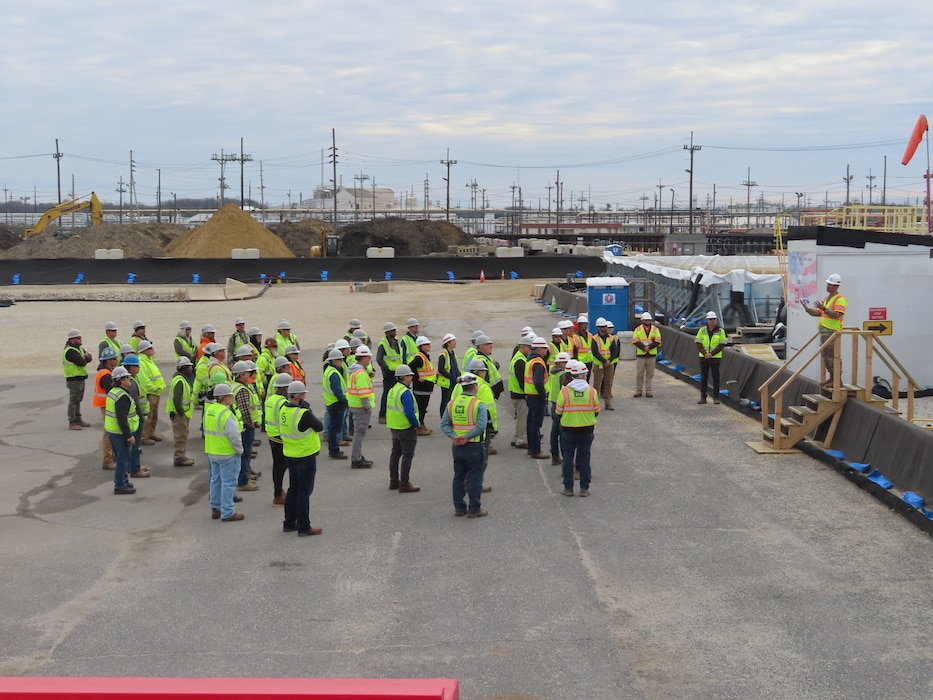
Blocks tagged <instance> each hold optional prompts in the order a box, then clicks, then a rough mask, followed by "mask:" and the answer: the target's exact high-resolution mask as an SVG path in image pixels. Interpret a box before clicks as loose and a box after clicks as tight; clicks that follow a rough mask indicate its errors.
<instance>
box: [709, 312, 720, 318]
mask: <svg viewBox="0 0 933 700" xmlns="http://www.w3.org/2000/svg"><path fill="white" fill-rule="evenodd" d="M706 318H708V319H709V318H713V319H715V318H719V317H718V316H717V315H716V312H715V311H707V312H706Z"/></svg>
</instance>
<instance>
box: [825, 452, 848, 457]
mask: <svg viewBox="0 0 933 700" xmlns="http://www.w3.org/2000/svg"><path fill="white" fill-rule="evenodd" d="M825 452H826V454H828V455H829V456H830V457H835V458H836V459H845V458H846V456H845V453H844V452H840V451H839V450H826V451H825Z"/></svg>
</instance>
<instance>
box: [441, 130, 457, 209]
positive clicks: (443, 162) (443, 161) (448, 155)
mask: <svg viewBox="0 0 933 700" xmlns="http://www.w3.org/2000/svg"><path fill="white" fill-rule="evenodd" d="M456 164H457V161H455V160H451V159H450V149H449V148H448V149H447V159H446V160H442V161H441V165H446V166H447V177H445V178H444V180H445V181H446V182H447V221H450V166H451V165H456Z"/></svg>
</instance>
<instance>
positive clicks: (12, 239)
mask: <svg viewBox="0 0 933 700" xmlns="http://www.w3.org/2000/svg"><path fill="white" fill-rule="evenodd" d="M22 238H23V235H22V234H21V233H16V232H15V231H11V230H10V229H8V228H0V250H9V249H10V248H12V247H13V246H15V245H17V244H18V243H19V242H20V241H21V240H22Z"/></svg>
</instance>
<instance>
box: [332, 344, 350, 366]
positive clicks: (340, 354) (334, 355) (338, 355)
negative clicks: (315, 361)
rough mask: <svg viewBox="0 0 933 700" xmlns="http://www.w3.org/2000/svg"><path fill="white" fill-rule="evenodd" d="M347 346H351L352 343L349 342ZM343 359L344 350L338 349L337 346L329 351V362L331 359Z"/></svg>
mask: <svg viewBox="0 0 933 700" xmlns="http://www.w3.org/2000/svg"><path fill="white" fill-rule="evenodd" d="M347 347H348V348H349V347H350V345H349V344H347ZM342 359H343V352H342V351H340V350H338V349H337V348H334V349H333V350H331V351H330V352H329V353H327V360H328V362H330V361H332V360H342Z"/></svg>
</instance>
